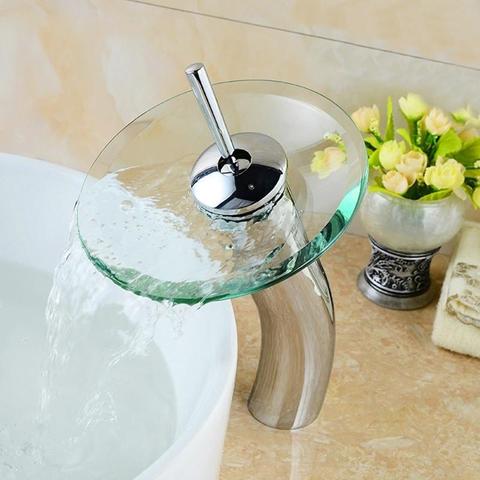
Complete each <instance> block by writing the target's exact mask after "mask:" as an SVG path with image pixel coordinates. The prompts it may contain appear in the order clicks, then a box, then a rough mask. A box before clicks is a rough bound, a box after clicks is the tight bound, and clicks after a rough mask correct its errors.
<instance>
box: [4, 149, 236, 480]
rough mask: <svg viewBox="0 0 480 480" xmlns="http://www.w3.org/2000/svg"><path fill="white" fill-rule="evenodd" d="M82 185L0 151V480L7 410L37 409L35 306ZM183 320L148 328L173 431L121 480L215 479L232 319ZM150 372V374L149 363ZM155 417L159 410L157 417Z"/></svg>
mask: <svg viewBox="0 0 480 480" xmlns="http://www.w3.org/2000/svg"><path fill="white" fill-rule="evenodd" d="M82 180H83V175H82V174H81V173H78V172H75V171H73V170H69V169H66V168H63V167H59V166H55V165H52V164H49V163H45V162H42V161H39V160H31V159H27V158H24V157H19V156H14V155H7V154H0V272H2V276H1V277H2V278H3V280H2V281H3V286H2V282H0V391H1V392H2V394H1V396H0V477H1V478H2V480H3V478H4V477H5V476H6V478H12V479H17V480H24V479H23V477H22V476H20V475H17V476H16V475H15V473H14V471H15V470H14V469H15V465H13V466H11V468H12V470H11V473H9V471H7V470H5V471H4V473H3V476H2V470H1V465H2V461H3V460H5V459H4V458H2V455H6V454H5V453H4V452H6V451H8V448H10V447H11V445H9V441H8V437H5V435H4V436H2V435H3V433H2V432H3V431H4V430H5V428H3V427H5V424H6V423H8V420H9V416H11V415H12V410H15V412H16V413H18V411H21V410H20V409H22V408H23V409H24V411H25V412H27V413H28V410H29V409H30V410H31V409H33V408H35V406H36V405H37V403H36V401H37V400H36V396H35V394H34V393H35V387H36V386H38V382H39V381H40V380H39V376H40V375H39V373H40V367H39V366H38V365H39V364H40V363H41V362H40V357H41V355H42V348H44V343H45V328H44V313H43V309H44V307H45V303H46V300H47V295H48V291H49V288H50V286H51V282H52V273H53V269H54V268H55V266H56V264H57V263H58V261H59V259H60V257H61V254H62V252H63V250H64V248H65V246H66V241H67V234H68V226H69V223H70V220H71V216H72V210H73V205H74V202H75V200H76V198H77V195H78V192H79V190H80V186H81V182H82ZM191 316H192V318H191V319H190V318H189V319H187V320H188V321H187V322H186V325H184V328H183V329H182V330H183V331H182V332H181V334H179V333H178V332H176V331H175V329H172V325H171V324H170V323H168V322H162V321H159V322H158V324H157V331H156V334H155V343H156V345H157V347H158V350H159V352H160V354H161V355H160V357H159V358H162V362H163V366H162V368H163V369H164V370H165V366H166V372H167V373H166V376H167V377H168V378H167V377H166V378H167V380H166V384H167V383H168V387H167V385H165V389H167V388H169V389H170V390H171V392H170V396H171V398H173V399H174V400H173V402H174V403H175V405H174V410H175V415H174V417H175V418H174V419H170V423H171V424H172V425H173V430H172V434H171V438H169V441H168V444H167V445H165V446H164V448H163V449H162V453H161V454H160V455H159V457H158V458H156V459H155V460H154V461H153V462H149V464H147V465H144V467H142V469H140V470H139V471H136V472H135V474H134V475H132V476H131V477H129V480H130V478H131V480H167V479H168V480H214V479H216V478H218V470H219V466H220V460H221V454H222V448H223V440H224V434H225V430H226V427H227V422H228V416H229V410H230V403H231V397H232V391H233V385H234V378H235V370H236V358H237V340H236V328H235V321H234V316H233V311H232V307H231V304H230V302H219V303H215V304H210V305H207V306H205V307H204V308H202V309H200V310H197V311H192V314H191ZM32 317H35V319H36V322H35V323H33V322H32ZM193 317H195V318H193ZM28 322H30V324H29V323H28ZM5 332H6V333H5ZM15 335H17V337H18V338H20V337H21V338H22V340H23V342H22V344H21V345H20V344H18V345H17V343H18V342H17V340H18V338H17V337H15ZM19 336H20V337H19ZM15 342H17V343H15ZM44 353H45V352H43V355H44ZM5 366H8V368H5ZM152 368H153V369H152V372H155V368H154V366H153V367H152ZM126 382H131V385H132V387H131V388H134V389H136V391H135V395H138V397H137V398H142V394H143V395H147V394H148V388H147V387H148V385H147V384H146V383H143V384H142V383H141V381H140V380H138V379H131V378H130V379H129V378H125V383H126ZM129 385H130V383H129ZM142 389H143V390H142ZM32 392H33V393H32ZM135 395H133V398H135ZM136 406H137V403H135V402H132V405H131V409H132V412H134V410H135V408H136ZM27 413H25V415H26V414H27ZM160 415H161V413H160V411H159V417H157V420H158V418H160ZM172 417H173V415H172ZM2 422H3V423H4V425H2ZM155 425H157V428H158V421H157V423H155V422H153V421H152V428H155ZM172 425H170V426H169V428H171V426H172ZM129 440H130V441H131V439H129ZM137 441H139V442H141V441H142V440H141V438H140V439H138V440H137ZM2 443H3V444H2ZM102 448H104V449H105V452H109V451H110V450H111V449H112V448H115V445H111V444H105V445H102ZM5 472H6V473H5ZM8 475H10V476H8ZM75 478H76V477H75ZM96 478H97V477H95V478H92V479H91V480H96ZM98 478H99V479H100V477H98ZM102 478H103V477H102ZM109 478H110V477H109ZM65 480H68V479H67V477H65ZM89 480H90V479H89Z"/></svg>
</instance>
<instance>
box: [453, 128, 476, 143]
mask: <svg viewBox="0 0 480 480" xmlns="http://www.w3.org/2000/svg"><path fill="white" fill-rule="evenodd" d="M458 136H459V137H460V140H462V142H464V143H465V142H468V141H469V140H473V139H474V138H477V137H480V133H479V132H478V130H477V129H476V128H473V127H468V128H464V129H463V130H462V131H461V132H459V134H458Z"/></svg>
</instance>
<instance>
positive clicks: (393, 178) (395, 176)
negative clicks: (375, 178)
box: [382, 170, 408, 195]
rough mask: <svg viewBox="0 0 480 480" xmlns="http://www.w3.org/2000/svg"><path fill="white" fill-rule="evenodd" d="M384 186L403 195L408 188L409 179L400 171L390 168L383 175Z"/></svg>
mask: <svg viewBox="0 0 480 480" xmlns="http://www.w3.org/2000/svg"><path fill="white" fill-rule="evenodd" d="M382 183H383V186H384V187H385V188H386V189H387V190H388V191H389V192H393V193H398V194H399V195H403V194H404V193H405V192H406V191H407V190H408V180H407V178H406V177H405V176H404V175H402V174H401V173H400V172H397V171H396V170H390V171H389V172H387V173H386V174H385V175H383V176H382Z"/></svg>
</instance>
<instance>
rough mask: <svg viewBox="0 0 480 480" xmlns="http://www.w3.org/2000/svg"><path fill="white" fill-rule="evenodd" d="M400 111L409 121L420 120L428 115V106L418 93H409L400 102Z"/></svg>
mask: <svg viewBox="0 0 480 480" xmlns="http://www.w3.org/2000/svg"><path fill="white" fill-rule="evenodd" d="M398 104H399V105H400V110H401V111H402V113H403V114H404V115H405V117H407V118H408V119H409V120H419V119H420V118H422V117H423V116H424V115H425V114H426V113H427V109H428V107H427V104H426V103H425V102H424V101H423V98H422V97H421V96H420V95H417V94H416V93H408V94H407V96H406V97H400V99H399V100H398Z"/></svg>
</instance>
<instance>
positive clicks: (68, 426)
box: [0, 235, 177, 480]
mask: <svg viewBox="0 0 480 480" xmlns="http://www.w3.org/2000/svg"><path fill="white" fill-rule="evenodd" d="M0 268H1V270H2V276H1V278H0V292H2V295H1V298H0V331H1V332H2V336H1V337H0V391H1V392H3V393H2V395H0V478H1V479H2V480H30V479H31V480H34V479H35V480H60V479H62V480H67V479H68V480H95V479H98V480H100V479H102V480H110V479H111V480H123V479H125V480H127V479H128V480H132V479H133V478H135V476H136V475H138V474H139V473H140V472H141V471H142V470H143V469H144V468H146V467H147V466H148V465H150V464H151V463H152V462H153V461H154V460H156V459H157V458H159V456H160V455H161V454H162V452H163V451H165V449H166V448H168V446H169V445H170V444H171V443H172V440H173V438H174V436H175V429H176V420H175V397H174V389H173V386H172V379H171V377H170V372H169V370H168V368H167V365H166V363H165V360H164V358H163V356H162V353H161V351H160V350H159V348H158V347H157V346H156V344H155V342H152V339H153V336H154V333H155V325H156V322H157V321H159V319H162V321H165V320H168V319H170V320H171V321H172V322H175V321H176V320H177V319H176V316H177V313H175V311H174V310H175V309H173V310H172V308H171V306H170V305H167V304H162V303H159V302H153V301H151V300H149V299H145V298H142V297H138V296H136V295H134V294H132V293H130V292H126V291H124V290H122V289H121V288H119V287H117V286H116V285H114V284H113V283H112V282H111V281H109V280H108V279H107V278H105V277H104V276H103V275H102V274H100V273H99V272H98V271H97V270H96V269H95V268H94V267H93V265H92V264H91V262H90V261H89V260H88V259H87V257H86V255H85V253H84V251H83V249H82V247H81V245H80V242H79V240H78V237H77V236H76V235H72V237H71V242H70V245H69V247H68V249H67V251H66V253H65V255H64V257H63V259H62V261H61V263H60V264H59V266H58V267H57V269H56V271H55V275H54V281H53V287H52V289H51V291H50V294H49V295H48V289H49V286H50V285H51V277H50V276H49V275H48V274H46V273H44V272H40V271H36V270H34V269H32V268H29V267H25V266H20V265H18V264H9V263H6V262H2V263H1V265H0ZM26 292H27V293H28V297H27V298H25V293H26ZM47 296H48V302H47V306H46V309H45V299H46V298H47Z"/></svg>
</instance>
